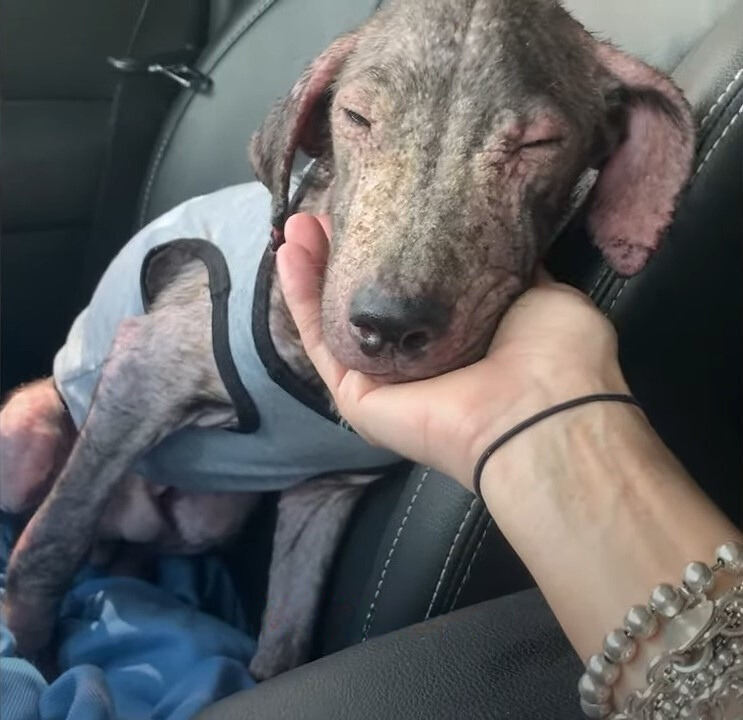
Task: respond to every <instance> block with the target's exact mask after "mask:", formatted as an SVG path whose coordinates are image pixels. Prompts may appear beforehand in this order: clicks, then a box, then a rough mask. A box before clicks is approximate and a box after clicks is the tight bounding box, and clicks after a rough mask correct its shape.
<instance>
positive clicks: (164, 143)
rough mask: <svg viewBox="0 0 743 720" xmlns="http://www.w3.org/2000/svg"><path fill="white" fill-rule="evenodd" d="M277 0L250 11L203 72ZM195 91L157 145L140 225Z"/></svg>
mask: <svg viewBox="0 0 743 720" xmlns="http://www.w3.org/2000/svg"><path fill="white" fill-rule="evenodd" d="M275 2H276V0H263V2H262V3H261V4H260V5H258V6H257V7H256V8H255V10H254V11H253V12H252V13H250V14H249V15H248V16H247V17H246V18H245V20H244V22H243V23H241V24H240V25H239V26H238V27H237V29H236V30H235V32H233V33H232V35H230V37H229V39H228V40H227V41H226V42H225V43H223V45H224V49H223V50H222V51H221V52H220V53H219V55H218V56H217V57H216V58H215V59H214V61H213V62H212V63H211V64H210V65H209V67H208V68H201V70H202V72H204V73H205V74H209V73H210V72H212V70H214V68H215V67H217V65H219V63H220V62H222V59H223V58H224V56H225V55H226V54H227V52H228V51H229V50H230V48H231V47H232V45H233V44H234V43H235V41H236V40H237V39H238V38H239V37H240V36H241V35H242V34H243V33H244V32H245V31H246V30H247V29H248V28H249V27H250V26H251V25H252V24H253V23H254V22H255V21H256V20H257V19H258V18H259V17H260V16H261V15H262V14H263V13H264V12H265V11H266V10H268V8H270V7H271V5H273V4H274V3H275ZM193 97H194V95H193V93H192V94H191V95H190V96H189V97H188V99H187V101H186V104H185V105H184V106H183V108H182V109H181V111H180V113H179V114H178V117H177V118H176V119H175V122H173V123H172V124H171V125H170V126H169V127H168V128H167V129H166V131H165V133H164V135H163V137H162V139H161V140H160V144H159V145H158V147H157V153H156V154H155V159H154V161H153V163H152V168H151V170H150V173H149V175H148V176H147V185H145V189H144V194H143V195H142V206H141V210H140V213H139V225H140V226H142V225H144V224H145V218H146V217H147V209H148V208H149V205H150V196H151V195H152V188H153V186H154V184H155V176H156V175H157V173H158V170H159V169H160V163H161V162H162V159H163V155H164V154H165V150H166V149H167V147H168V145H170V141H171V140H172V139H173V135H174V133H175V131H176V129H177V128H178V125H179V124H180V121H181V119H182V117H183V115H184V113H185V112H186V108H187V107H188V106H189V105H190V104H191V101H192V100H193Z"/></svg>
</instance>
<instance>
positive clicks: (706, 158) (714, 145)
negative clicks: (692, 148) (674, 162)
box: [692, 105, 743, 181]
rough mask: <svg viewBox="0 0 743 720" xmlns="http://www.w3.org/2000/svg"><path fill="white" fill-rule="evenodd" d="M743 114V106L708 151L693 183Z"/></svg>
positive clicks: (693, 178) (695, 174)
mask: <svg viewBox="0 0 743 720" xmlns="http://www.w3.org/2000/svg"><path fill="white" fill-rule="evenodd" d="M741 114H743V105H741V106H740V107H739V108H738V112H737V113H735V115H733V117H732V118H730V122H729V123H728V124H727V125H726V126H725V129H724V130H723V131H722V132H721V133H720V137H718V138H717V140H715V142H714V144H713V145H712V147H711V148H710V149H709V150H707V154H706V155H705V156H704V160H702V162H701V163H700V165H699V167H698V168H697V171H696V172H695V173H694V176H693V177H692V181H694V180H696V177H697V175H699V173H700V172H702V168H703V167H704V166H705V165H706V164H707V161H708V160H709V159H710V157H712V153H713V152H714V151H715V150H717V146H718V145H719V144H720V143H721V142H722V139H723V138H724V137H725V135H727V134H728V130H730V128H731V127H733V125H734V124H735V121H736V120H737V119H738V118H739V117H740V116H741Z"/></svg>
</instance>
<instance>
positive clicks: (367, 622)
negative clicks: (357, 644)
mask: <svg viewBox="0 0 743 720" xmlns="http://www.w3.org/2000/svg"><path fill="white" fill-rule="evenodd" d="M430 472H431V468H430V467H427V468H426V470H425V472H424V473H423V477H421V481H420V482H419V483H418V487H417V488H415V492H414V493H413V497H411V498H410V504H409V505H408V507H407V509H406V510H405V515H404V516H403V518H402V520H401V521H400V527H398V528H397V533H396V534H395V538H394V540H393V541H392V545H391V546H390V551H389V552H388V553H387V559H386V560H385V561H384V566H383V567H382V573H381V575H380V576H379V582H378V583H377V590H376V592H375V593H374V597H373V598H372V601H371V605H369V612H368V613H367V614H366V619H365V620H364V627H363V629H362V630H361V642H366V641H367V640H368V639H369V631H370V630H371V625H372V621H373V620H374V613H375V611H376V608H377V599H378V598H379V593H380V592H381V591H382V585H383V584H384V579H385V577H386V576H387V568H388V567H389V565H390V561H391V560H392V556H393V555H394V554H395V548H396V547H397V543H398V541H399V540H400V535H402V531H403V528H404V527H405V524H406V523H407V521H408V517H409V516H410V511H411V510H412V509H413V504H414V503H415V501H416V499H417V498H418V494H419V493H420V490H421V488H422V487H423V483H424V482H426V479H427V478H428V475H429V473H430Z"/></svg>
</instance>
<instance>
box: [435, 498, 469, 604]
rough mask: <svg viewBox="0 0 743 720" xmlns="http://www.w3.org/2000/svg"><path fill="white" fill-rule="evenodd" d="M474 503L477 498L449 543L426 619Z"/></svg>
mask: <svg viewBox="0 0 743 720" xmlns="http://www.w3.org/2000/svg"><path fill="white" fill-rule="evenodd" d="M475 503H477V498H473V499H472V502H471V503H470V506H469V508H467V512H466V513H465V515H464V518H463V519H462V522H461V523H460V525H459V529H458V530H457V534H456V535H455V536H454V540H452V542H451V546H450V547H449V552H448V553H447V555H446V560H444V567H442V568H441V574H440V575H439V580H438V582H437V583H436V587H435V588H434V591H433V597H432V598H431V602H430V604H429V606H428V610H427V611H426V619H428V618H430V617H431V611H432V610H433V604H434V603H435V602H436V598H437V596H438V594H439V590H440V589H441V584H442V583H443V582H444V575H445V574H446V568H447V567H449V561H450V560H451V556H452V555H453V554H454V548H455V546H456V544H457V540H459V536H460V535H461V534H462V529H463V528H464V525H465V523H466V522H467V518H468V517H469V516H470V515H471V514H472V508H473V507H475Z"/></svg>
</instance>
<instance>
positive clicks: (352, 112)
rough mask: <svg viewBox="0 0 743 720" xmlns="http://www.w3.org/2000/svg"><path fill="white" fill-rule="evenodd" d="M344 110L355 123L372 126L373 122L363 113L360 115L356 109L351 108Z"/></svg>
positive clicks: (361, 125) (367, 126)
mask: <svg viewBox="0 0 743 720" xmlns="http://www.w3.org/2000/svg"><path fill="white" fill-rule="evenodd" d="M343 112H344V113H345V114H346V117H347V118H348V119H349V120H350V121H351V122H352V123H353V124H354V125H358V126H360V127H365V128H370V127H371V122H369V120H367V119H366V118H365V117H364V116H363V115H360V114H359V113H357V112H356V111H355V110H351V109H349V108H343Z"/></svg>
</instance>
